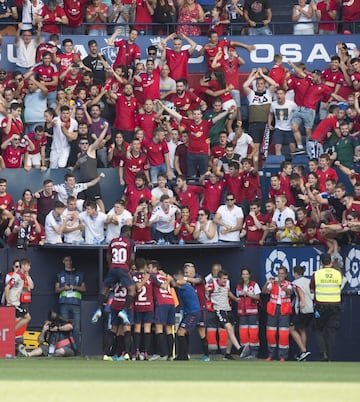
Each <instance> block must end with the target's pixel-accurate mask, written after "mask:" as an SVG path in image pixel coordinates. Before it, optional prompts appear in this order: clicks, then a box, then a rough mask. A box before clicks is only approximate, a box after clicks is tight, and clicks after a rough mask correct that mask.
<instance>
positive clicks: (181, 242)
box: [179, 237, 185, 246]
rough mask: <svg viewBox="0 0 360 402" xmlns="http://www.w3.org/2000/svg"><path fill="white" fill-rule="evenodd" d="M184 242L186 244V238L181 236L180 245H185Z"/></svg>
mask: <svg viewBox="0 0 360 402" xmlns="http://www.w3.org/2000/svg"><path fill="white" fill-rule="evenodd" d="M184 244H185V241H184V239H183V238H182V237H181V238H180V240H179V245H180V246H183V245H184Z"/></svg>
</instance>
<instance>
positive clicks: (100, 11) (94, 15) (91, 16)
mask: <svg viewBox="0 0 360 402" xmlns="http://www.w3.org/2000/svg"><path fill="white" fill-rule="evenodd" d="M107 16H108V6H107V5H106V4H104V3H102V1H101V0H92V4H90V5H89V6H88V7H87V9H86V22H87V23H91V24H93V25H89V26H88V35H90V36H107V29H106V22H107Z"/></svg>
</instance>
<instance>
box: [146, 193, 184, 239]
mask: <svg viewBox="0 0 360 402" xmlns="http://www.w3.org/2000/svg"><path fill="white" fill-rule="evenodd" d="M179 214H180V209H179V208H178V207H177V206H176V205H174V204H170V197H169V196H168V195H167V194H163V195H162V196H161V197H160V204H159V205H158V206H157V207H156V208H155V209H154V211H153V213H152V215H151V218H150V221H149V223H150V225H153V224H155V234H154V239H155V240H156V241H159V239H164V240H165V242H168V243H172V244H175V243H177V239H176V237H175V234H174V228H175V219H176V217H177V215H179Z"/></svg>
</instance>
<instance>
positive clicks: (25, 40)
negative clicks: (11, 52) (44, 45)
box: [15, 22, 40, 73]
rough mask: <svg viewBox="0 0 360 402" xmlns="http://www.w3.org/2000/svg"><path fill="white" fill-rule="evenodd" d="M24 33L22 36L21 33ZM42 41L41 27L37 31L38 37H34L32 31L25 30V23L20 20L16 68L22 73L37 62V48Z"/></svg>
mask: <svg viewBox="0 0 360 402" xmlns="http://www.w3.org/2000/svg"><path fill="white" fill-rule="evenodd" d="M21 32H22V35H21V37H20V33H21ZM39 43H40V29H38V30H37V31H36V37H35V39H33V35H32V33H31V31H25V30H24V27H23V24H22V23H21V22H20V23H19V25H18V29H17V31H16V34H15V46H16V52H17V54H16V69H17V70H20V72H21V73H25V72H26V71H27V70H28V69H29V68H31V67H32V66H33V65H34V64H35V59H36V48H37V47H38V45H39Z"/></svg>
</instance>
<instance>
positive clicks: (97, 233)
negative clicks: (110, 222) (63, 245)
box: [79, 200, 107, 244]
mask: <svg viewBox="0 0 360 402" xmlns="http://www.w3.org/2000/svg"><path fill="white" fill-rule="evenodd" d="M79 218H80V222H81V223H82V224H83V225H84V227H85V243H86V244H101V243H102V242H103V241H104V239H105V235H104V230H105V224H106V219H107V216H106V214H104V213H103V212H101V211H97V205H96V202H95V201H92V200H90V201H87V203H86V208H85V211H84V212H81V213H80V215H79Z"/></svg>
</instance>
